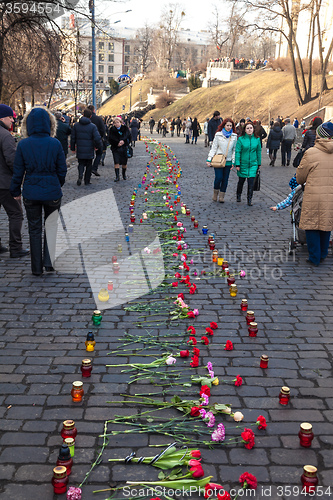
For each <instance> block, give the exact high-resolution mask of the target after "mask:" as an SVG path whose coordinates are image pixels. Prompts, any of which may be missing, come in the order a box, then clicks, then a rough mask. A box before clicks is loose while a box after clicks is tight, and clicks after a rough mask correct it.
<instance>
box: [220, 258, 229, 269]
mask: <svg viewBox="0 0 333 500" xmlns="http://www.w3.org/2000/svg"><path fill="white" fill-rule="evenodd" d="M228 268H229V264H228V261H227V260H224V261H223V264H222V271H225V269H228Z"/></svg>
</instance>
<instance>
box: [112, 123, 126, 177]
mask: <svg viewBox="0 0 333 500" xmlns="http://www.w3.org/2000/svg"><path fill="white" fill-rule="evenodd" d="M130 141H131V134H130V131H129V129H128V127H126V125H124V124H123V123H122V121H121V118H120V117H119V116H117V117H116V118H115V119H114V120H113V126H112V127H111V128H110V131H109V143H110V145H111V151H112V155H113V161H114V171H115V174H116V178H115V180H114V181H115V182H119V180H120V178H119V166H120V165H121V166H122V174H123V179H124V181H126V169H127V159H128V157H127V146H128V145H129V143H130Z"/></svg>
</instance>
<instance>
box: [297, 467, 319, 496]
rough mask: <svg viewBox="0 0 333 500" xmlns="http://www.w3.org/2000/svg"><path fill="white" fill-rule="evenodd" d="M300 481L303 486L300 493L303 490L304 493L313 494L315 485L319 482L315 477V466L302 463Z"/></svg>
mask: <svg viewBox="0 0 333 500" xmlns="http://www.w3.org/2000/svg"><path fill="white" fill-rule="evenodd" d="M301 482H302V486H303V489H302V493H303V491H304V493H312V494H314V493H315V492H316V486H317V485H318V482H319V481H318V478H317V467H314V466H313V465H304V467H303V474H302V475H301Z"/></svg>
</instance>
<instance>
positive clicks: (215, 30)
mask: <svg viewBox="0 0 333 500" xmlns="http://www.w3.org/2000/svg"><path fill="white" fill-rule="evenodd" d="M223 18H224V16H223ZM208 30H209V33H210V34H211V37H212V42H213V44H214V47H215V49H216V55H217V57H220V55H221V50H222V47H223V45H224V44H225V43H226V42H227V41H228V40H229V35H228V34H227V33H226V32H225V28H224V29H223V23H222V21H221V20H220V13H219V8H218V7H217V6H216V5H215V6H214V11H213V21H212V22H211V23H210V25H209V27H208Z"/></svg>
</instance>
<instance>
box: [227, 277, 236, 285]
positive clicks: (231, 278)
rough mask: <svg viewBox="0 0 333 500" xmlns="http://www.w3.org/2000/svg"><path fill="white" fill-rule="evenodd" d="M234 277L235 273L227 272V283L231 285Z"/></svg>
mask: <svg viewBox="0 0 333 500" xmlns="http://www.w3.org/2000/svg"><path fill="white" fill-rule="evenodd" d="M235 281H236V279H235V275H234V274H229V276H228V277H227V283H228V285H229V286H230V285H233V284H234V283H235Z"/></svg>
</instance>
